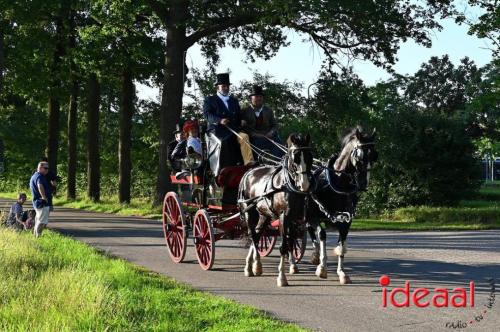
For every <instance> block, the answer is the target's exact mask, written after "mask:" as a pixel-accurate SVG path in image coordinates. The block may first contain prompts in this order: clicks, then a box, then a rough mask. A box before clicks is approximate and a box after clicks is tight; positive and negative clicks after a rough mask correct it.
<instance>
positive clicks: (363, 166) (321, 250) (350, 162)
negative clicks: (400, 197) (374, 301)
mask: <svg viewBox="0 0 500 332" xmlns="http://www.w3.org/2000/svg"><path fill="white" fill-rule="evenodd" d="M376 160H377V151H376V150H375V131H374V132H373V133H372V134H366V133H363V130H362V129H361V128H360V127H357V128H353V129H350V130H349V131H348V133H347V134H346V135H345V136H344V138H343V139H342V151H341V153H340V155H339V156H338V158H337V157H336V156H332V157H331V158H330V160H329V162H328V163H327V164H326V165H324V166H323V167H321V168H319V169H318V170H317V171H315V173H314V178H315V180H316V182H317V186H316V189H315V191H314V192H313V193H311V198H312V202H310V203H309V204H308V206H309V207H308V210H307V220H308V222H309V225H310V226H309V227H308V230H309V234H310V236H311V238H312V240H313V246H314V249H313V255H312V262H313V263H314V264H317V265H318V266H317V269H316V275H317V276H318V277H320V278H326V277H327V259H326V232H325V229H324V227H321V223H320V222H319V219H320V218H325V217H327V219H328V220H329V221H330V223H328V224H330V225H331V226H333V227H335V228H337V230H338V232H339V240H338V245H337V247H335V249H334V254H335V255H337V256H338V265H337V275H338V277H339V280H340V283H341V284H347V283H350V282H351V281H350V278H349V276H347V275H346V273H345V272H344V254H345V253H346V251H347V242H346V240H347V234H348V233H349V228H350V227H351V221H352V217H353V216H354V214H355V210H356V204H357V201H358V195H359V192H361V191H364V190H366V188H367V186H368V184H369V179H370V170H371V168H372V167H373V164H374V163H375V161H376ZM310 201H311V199H310ZM315 233H318V235H319V243H318V240H317V237H316V234H315Z"/></svg>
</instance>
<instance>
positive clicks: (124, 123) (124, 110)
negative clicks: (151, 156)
mask: <svg viewBox="0 0 500 332" xmlns="http://www.w3.org/2000/svg"><path fill="white" fill-rule="evenodd" d="M134 98H135V88H134V82H133V81H132V73H131V70H130V68H126V69H125V70H124V71H123V73H122V100H121V112H120V142H119V144H118V160H119V169H120V176H119V191H118V199H119V201H120V203H130V182H131V181H130V178H131V170H132V161H131V157H130V150H131V145H132V135H131V131H132V116H133V115H134Z"/></svg>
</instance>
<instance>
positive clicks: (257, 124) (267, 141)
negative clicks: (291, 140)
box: [241, 85, 284, 157]
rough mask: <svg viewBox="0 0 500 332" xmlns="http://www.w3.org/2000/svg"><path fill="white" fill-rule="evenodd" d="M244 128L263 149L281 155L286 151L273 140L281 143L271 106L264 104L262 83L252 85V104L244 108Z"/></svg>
mask: <svg viewBox="0 0 500 332" xmlns="http://www.w3.org/2000/svg"><path fill="white" fill-rule="evenodd" d="M241 119H242V125H243V130H244V131H245V132H246V133H248V135H249V136H250V142H251V143H252V144H253V145H255V146H257V147H258V148H260V149H262V150H267V151H269V152H270V153H271V154H273V155H275V156H277V157H281V156H283V154H284V152H283V151H282V150H281V149H280V148H278V147H277V146H276V145H275V144H273V142H271V140H272V141H275V142H277V143H281V140H280V138H279V136H278V124H277V123H276V120H275V118H274V113H273V110H272V109H271V108H269V107H268V106H266V105H264V91H263V89H262V87H261V86H260V85H254V86H253V87H252V93H251V94H250V104H249V105H248V106H246V107H244V108H243V109H242V113H241Z"/></svg>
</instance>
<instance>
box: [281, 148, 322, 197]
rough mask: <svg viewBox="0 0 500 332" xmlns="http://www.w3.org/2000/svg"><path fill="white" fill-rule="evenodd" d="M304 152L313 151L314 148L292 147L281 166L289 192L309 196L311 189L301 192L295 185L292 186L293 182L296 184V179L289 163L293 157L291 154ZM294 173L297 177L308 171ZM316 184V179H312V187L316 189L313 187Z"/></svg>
mask: <svg viewBox="0 0 500 332" xmlns="http://www.w3.org/2000/svg"><path fill="white" fill-rule="evenodd" d="M302 150H312V147H310V146H302V147H291V148H289V149H288V152H287V154H286V155H285V157H284V158H283V161H282V164H281V168H282V170H281V171H282V172H283V177H284V179H285V187H286V189H287V190H288V191H290V192H293V193H295V194H300V195H308V193H309V192H310V191H311V189H309V190H308V191H301V190H298V189H297V188H296V187H295V185H293V184H292V181H293V182H296V180H295V179H293V178H292V172H291V171H290V169H289V165H288V164H289V161H290V157H291V152H293V151H302ZM293 173H294V174H296V175H300V174H307V173H308V171H307V169H306V170H304V171H300V172H299V171H297V170H293ZM315 183H316V182H315V181H314V177H311V187H313V188H314V189H315V186H313V184H315Z"/></svg>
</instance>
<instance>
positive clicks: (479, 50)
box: [138, 19, 492, 100]
mask: <svg viewBox="0 0 500 332" xmlns="http://www.w3.org/2000/svg"><path fill="white" fill-rule="evenodd" d="M441 25H442V26H443V30H442V31H433V32H432V34H431V38H432V47H431V48H426V47H424V46H421V45H417V44H415V43H414V42H413V41H408V42H406V43H404V44H401V47H400V49H399V51H398V54H397V58H398V61H397V63H396V64H395V66H394V69H395V70H396V72H397V73H399V74H413V73H415V72H416V71H417V70H418V69H419V68H420V66H421V64H422V63H424V62H427V61H428V60H429V59H430V57H432V56H438V57H441V56H443V55H445V54H448V55H449V57H450V60H451V61H452V62H453V63H454V64H455V65H458V64H459V61H460V59H462V58H464V57H466V56H467V57H469V58H470V59H472V60H473V61H474V62H475V63H476V65H478V66H483V65H485V64H487V63H488V62H490V61H491V60H492V54H491V51H490V50H489V49H488V43H487V41H486V40H484V39H479V38H477V37H475V36H470V35H468V34H467V26H464V25H462V26H459V25H457V24H455V23H454V21H453V20H451V19H446V20H442V21H441ZM288 40H289V41H290V45H289V46H288V47H283V48H281V50H280V51H279V52H278V53H277V55H276V56H275V57H273V58H272V59H270V60H268V61H265V60H260V59H258V60H257V61H256V62H255V63H251V62H245V53H244V51H243V50H241V49H232V48H229V47H226V48H223V49H222V50H221V51H220V55H221V61H220V63H219V65H218V67H217V72H227V71H230V72H231V78H230V80H231V83H233V84H234V83H236V84H238V83H239V82H240V81H242V80H251V79H252V77H253V72H255V71H257V72H259V73H261V74H266V73H267V74H269V75H271V76H272V77H273V78H274V80H275V81H278V82H282V81H285V80H288V81H292V82H293V81H296V82H301V83H303V84H304V94H305V93H306V92H307V88H308V86H309V85H310V84H312V83H314V82H316V80H317V79H318V75H319V71H320V67H321V64H322V62H323V60H324V58H325V56H324V55H323V54H322V52H321V50H320V49H318V47H316V46H314V45H312V44H311V43H310V42H303V41H302V40H303V36H301V35H299V34H297V33H295V32H292V31H291V32H289V34H288ZM186 60H187V61H186V62H187V65H188V67H193V66H194V67H196V68H198V69H200V68H203V66H204V64H205V59H204V58H203V57H202V55H201V52H200V47H199V46H198V45H194V46H192V47H191V48H190V49H189V50H188V52H187V56H186ZM352 65H353V68H354V72H355V73H356V74H357V75H358V76H359V77H360V78H361V79H362V80H363V81H364V82H365V84H366V85H374V84H376V83H377V82H379V81H383V80H386V79H388V78H389V77H390V75H389V74H388V73H387V72H386V71H385V70H384V69H381V68H378V67H376V66H375V65H373V64H371V63H370V62H367V61H361V60H356V61H354V62H353V63H352ZM138 94H139V97H140V98H143V99H153V100H158V96H159V91H158V89H157V88H156V89H154V88H148V87H146V86H139V87H138ZM201 97H202V96H200V98H201Z"/></svg>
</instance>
